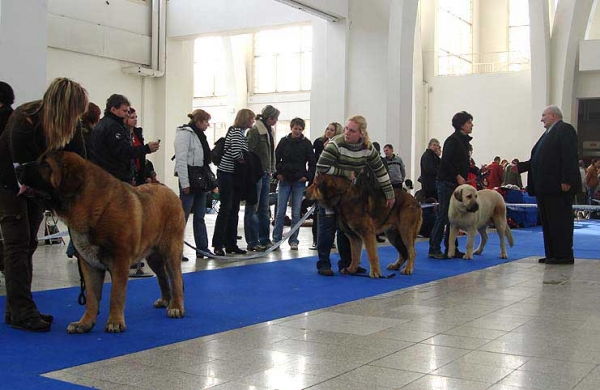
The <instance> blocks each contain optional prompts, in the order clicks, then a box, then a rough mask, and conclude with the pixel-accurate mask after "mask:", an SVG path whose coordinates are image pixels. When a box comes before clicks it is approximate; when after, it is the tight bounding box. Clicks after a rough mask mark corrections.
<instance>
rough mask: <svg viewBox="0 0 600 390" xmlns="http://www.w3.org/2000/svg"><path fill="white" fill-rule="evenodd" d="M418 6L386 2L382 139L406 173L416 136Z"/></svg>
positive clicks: (409, 0) (411, 1) (413, 0)
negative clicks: (414, 91) (396, 156)
mask: <svg viewBox="0 0 600 390" xmlns="http://www.w3.org/2000/svg"><path fill="white" fill-rule="evenodd" d="M418 6H419V1H418V0H392V1H391V2H390V18H389V21H390V22H389V34H388V71H387V102H386V107H387V110H386V139H387V140H388V141H389V142H390V143H391V144H393V145H394V151H395V152H396V154H398V155H399V156H401V157H402V160H403V161H404V164H405V165H406V171H407V172H413V163H412V161H413V154H414V150H413V147H412V145H413V144H414V143H415V142H414V140H415V138H416V137H415V131H416V129H415V115H414V112H413V111H414V110H413V98H414V95H413V80H414V78H413V74H414V49H415V27H416V23H417V10H418ZM418 73H419V74H422V72H418ZM407 176H410V174H407ZM413 176H414V175H413ZM413 179H414V178H413Z"/></svg>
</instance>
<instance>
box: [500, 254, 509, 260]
mask: <svg viewBox="0 0 600 390" xmlns="http://www.w3.org/2000/svg"><path fill="white" fill-rule="evenodd" d="M500 258H501V259H508V255H507V254H506V253H500Z"/></svg>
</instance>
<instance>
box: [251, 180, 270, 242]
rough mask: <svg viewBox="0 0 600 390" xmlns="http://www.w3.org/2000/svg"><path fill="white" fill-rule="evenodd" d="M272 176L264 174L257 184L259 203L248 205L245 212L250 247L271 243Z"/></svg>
mask: <svg viewBox="0 0 600 390" xmlns="http://www.w3.org/2000/svg"><path fill="white" fill-rule="evenodd" d="M270 181H271V174H270V173H269V172H264V173H263V176H262V178H261V179H260V180H259V181H258V182H257V183H256V195H257V198H258V203H256V204H253V205H246V209H245V211H244V235H245V236H246V243H247V244H248V246H256V245H258V244H261V245H267V244H270V243H271V240H270V239H269V236H270V229H271V227H270V225H269V222H270V221H269V186H270V184H271V183H270Z"/></svg>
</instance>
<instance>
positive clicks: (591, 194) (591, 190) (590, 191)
mask: <svg viewBox="0 0 600 390" xmlns="http://www.w3.org/2000/svg"><path fill="white" fill-rule="evenodd" d="M595 193H596V187H592V188H588V190H587V195H588V199H587V201H588V204H589V205H595V204H596V203H594V201H593V200H592V199H594V194H595Z"/></svg>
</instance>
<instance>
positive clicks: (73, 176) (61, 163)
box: [46, 152, 84, 195]
mask: <svg viewBox="0 0 600 390" xmlns="http://www.w3.org/2000/svg"><path fill="white" fill-rule="evenodd" d="M77 157H78V156H77V155H75V154H74V153H62V152H55V153H52V154H49V155H48V156H47V157H46V162H47V163H48V164H49V165H50V167H51V168H52V173H51V175H50V183H51V184H52V187H54V188H55V189H57V190H60V192H61V193H62V194H64V195H72V194H75V193H76V192H77V191H78V190H79V188H80V187H81V186H82V185H83V180H84V170H83V169H81V167H80V165H81V161H83V160H82V159H78V158H77Z"/></svg>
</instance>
